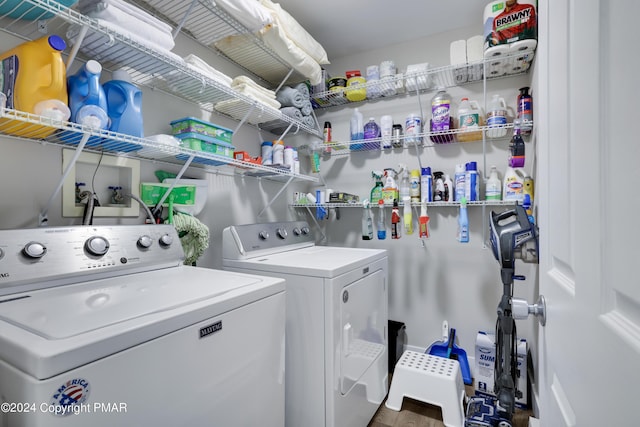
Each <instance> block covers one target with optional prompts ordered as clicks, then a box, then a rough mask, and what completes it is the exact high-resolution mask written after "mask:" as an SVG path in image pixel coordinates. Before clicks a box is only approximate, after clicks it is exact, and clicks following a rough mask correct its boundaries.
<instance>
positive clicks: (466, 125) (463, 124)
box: [457, 98, 484, 142]
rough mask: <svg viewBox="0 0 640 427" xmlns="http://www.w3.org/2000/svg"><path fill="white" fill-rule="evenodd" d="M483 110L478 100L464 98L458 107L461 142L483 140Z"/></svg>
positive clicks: (459, 138) (459, 137)
mask: <svg viewBox="0 0 640 427" xmlns="http://www.w3.org/2000/svg"><path fill="white" fill-rule="evenodd" d="M483 122H484V120H483V117H482V110H481V109H480V105H478V102H477V101H470V100H469V98H462V100H461V101H460V107H459V108H458V129H460V131H459V132H458V134H457V137H458V141H459V142H470V141H482V130H480V126H482V125H483Z"/></svg>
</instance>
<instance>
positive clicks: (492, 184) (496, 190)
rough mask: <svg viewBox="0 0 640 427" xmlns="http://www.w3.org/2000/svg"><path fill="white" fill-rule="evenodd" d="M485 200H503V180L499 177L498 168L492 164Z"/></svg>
mask: <svg viewBox="0 0 640 427" xmlns="http://www.w3.org/2000/svg"><path fill="white" fill-rule="evenodd" d="M484 198H485V200H502V182H501V181H500V178H499V177H498V169H497V168H496V167H495V166H491V171H490V172H489V179H488V180H487V185H486V187H485V192H484Z"/></svg>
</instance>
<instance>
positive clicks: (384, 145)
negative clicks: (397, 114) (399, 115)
mask: <svg viewBox="0 0 640 427" xmlns="http://www.w3.org/2000/svg"><path fill="white" fill-rule="evenodd" d="M392 135H393V118H392V117H391V116H389V115H384V116H382V117H380V137H381V141H380V148H381V149H383V150H389V149H391V147H392V144H391V136H392Z"/></svg>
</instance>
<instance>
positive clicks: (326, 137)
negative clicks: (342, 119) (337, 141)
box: [322, 122, 333, 154]
mask: <svg viewBox="0 0 640 427" xmlns="http://www.w3.org/2000/svg"><path fill="white" fill-rule="evenodd" d="M332 138H333V137H332V135H331V122H324V129H323V130H322V142H323V143H324V144H325V145H324V152H325V153H326V154H331V146H330V145H329V144H330V143H331V140H332Z"/></svg>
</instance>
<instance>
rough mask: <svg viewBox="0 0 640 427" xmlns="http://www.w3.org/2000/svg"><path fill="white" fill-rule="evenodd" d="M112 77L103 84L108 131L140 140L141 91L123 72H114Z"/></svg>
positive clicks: (141, 127)
mask: <svg viewBox="0 0 640 427" xmlns="http://www.w3.org/2000/svg"><path fill="white" fill-rule="evenodd" d="M112 77H113V78H112V80H109V81H108V82H106V83H105V84H104V92H105V95H106V99H107V113H108V114H109V118H110V119H111V125H110V126H109V130H110V131H113V132H118V133H124V134H126V135H131V136H136V137H139V138H142V137H143V136H144V135H143V133H144V132H143V125H142V91H141V90H140V89H138V87H137V86H135V85H134V84H132V83H131V78H130V77H129V73H128V72H126V71H125V70H116V71H114V72H113V75H112Z"/></svg>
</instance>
